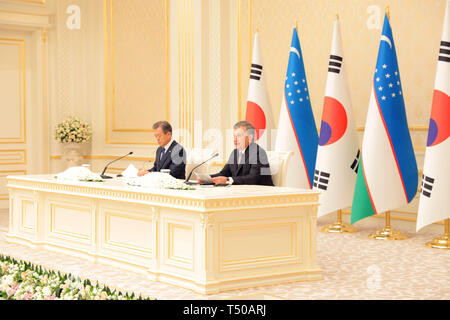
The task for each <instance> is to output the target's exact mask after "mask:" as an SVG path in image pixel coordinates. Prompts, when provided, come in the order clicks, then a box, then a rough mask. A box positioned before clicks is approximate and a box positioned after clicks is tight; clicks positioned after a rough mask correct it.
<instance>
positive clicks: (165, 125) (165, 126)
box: [153, 121, 172, 134]
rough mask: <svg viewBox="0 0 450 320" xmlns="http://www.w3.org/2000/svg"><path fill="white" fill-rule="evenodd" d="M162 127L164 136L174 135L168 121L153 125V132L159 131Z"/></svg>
mask: <svg viewBox="0 0 450 320" xmlns="http://www.w3.org/2000/svg"><path fill="white" fill-rule="evenodd" d="M159 127H161V129H162V131H163V132H164V134H167V132H170V133H172V126H171V125H170V123H168V122H167V121H158V122H156V123H155V124H154V125H153V130H156V129H158V128H159Z"/></svg>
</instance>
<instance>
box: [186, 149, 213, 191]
mask: <svg viewBox="0 0 450 320" xmlns="http://www.w3.org/2000/svg"><path fill="white" fill-rule="evenodd" d="M218 155H219V153H218V152H217V153H215V154H214V155H213V156H212V157H211V158H209V159H208V160H206V161H203V162H202V163H200V164H199V165H198V166H196V167H195V168H194V169H192V170H191V172H190V173H189V176H188V177H187V178H186V180H185V181H184V183H185V184H187V185H192V184H195V183H194V182H190V181H189V179H191V176H192V174H193V173H194V170H195V169H197V168H198V167H201V166H202V165H204V164H205V163H207V162H208V161H210V160H211V159H213V158H215V157H217V156H218Z"/></svg>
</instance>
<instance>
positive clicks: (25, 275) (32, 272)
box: [0, 255, 153, 300]
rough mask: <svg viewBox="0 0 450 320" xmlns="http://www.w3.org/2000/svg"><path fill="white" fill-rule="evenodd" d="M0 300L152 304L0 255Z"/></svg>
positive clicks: (77, 278)
mask: <svg viewBox="0 0 450 320" xmlns="http://www.w3.org/2000/svg"><path fill="white" fill-rule="evenodd" d="M0 300H153V299H150V298H142V296H139V297H138V296H137V295H135V294H134V293H132V294H131V295H130V294H129V293H122V292H120V291H117V290H111V289H110V288H109V287H107V286H104V285H101V284H99V283H98V282H97V283H96V284H94V283H91V281H90V280H83V279H81V278H80V277H75V276H73V275H71V274H62V273H60V272H54V271H48V270H45V269H43V268H42V267H41V266H35V265H33V264H31V263H27V262H24V261H16V260H14V259H12V258H10V257H7V256H3V255H0Z"/></svg>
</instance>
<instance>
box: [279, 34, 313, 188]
mask: <svg viewBox="0 0 450 320" xmlns="http://www.w3.org/2000/svg"><path fill="white" fill-rule="evenodd" d="M318 144H319V135H318V134H317V128H316V123H315V121H314V114H313V111H312V108H311V102H310V95H309V90H308V83H307V81H306V73H305V67H304V65H303V56H302V50H301V48H300V41H299V40H298V35H297V30H296V29H295V28H294V34H293V36H292V44H291V50H290V55H289V64H288V69H287V75H286V82H285V86H284V95H283V101H282V105H281V111H280V120H279V124H278V132H277V138H276V142H275V150H276V151H293V152H294V155H293V157H292V158H291V160H290V161H289V165H288V170H287V180H286V184H287V186H288V187H296V188H306V189H312V185H313V180H314V168H315V166H316V157H317V146H318Z"/></svg>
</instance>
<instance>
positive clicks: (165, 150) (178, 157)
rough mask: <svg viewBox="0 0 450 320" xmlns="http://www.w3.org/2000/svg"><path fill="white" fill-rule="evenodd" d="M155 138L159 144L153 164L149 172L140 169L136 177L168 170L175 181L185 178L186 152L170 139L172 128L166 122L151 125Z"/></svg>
mask: <svg viewBox="0 0 450 320" xmlns="http://www.w3.org/2000/svg"><path fill="white" fill-rule="evenodd" d="M153 130H155V138H156V141H157V142H158V144H159V148H158V149H157V150H156V157H155V164H154V166H153V168H151V169H150V170H146V169H140V170H139V172H138V176H144V175H146V174H148V173H149V172H160V171H161V170H162V169H169V170H170V175H171V176H173V177H175V178H177V179H185V177H186V151H185V150H184V148H183V147H182V146H181V145H180V144H179V143H178V142H176V141H175V140H173V138H172V126H171V125H170V123H168V122H167V121H158V122H156V123H155V124H154V125H153Z"/></svg>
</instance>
